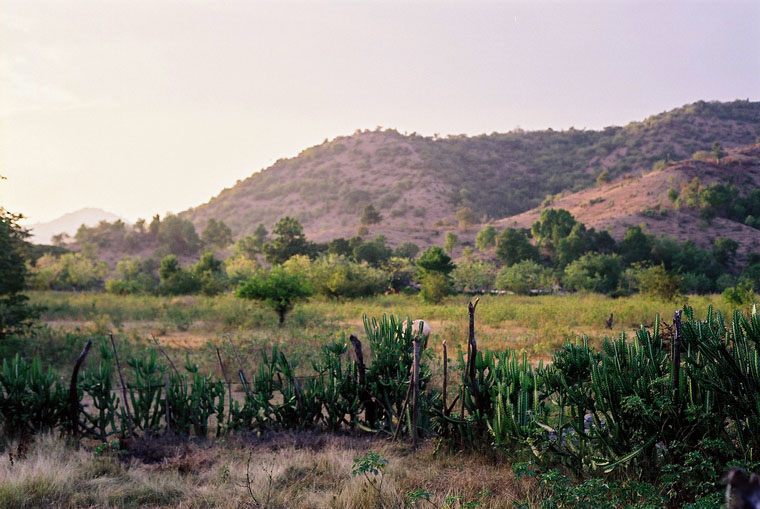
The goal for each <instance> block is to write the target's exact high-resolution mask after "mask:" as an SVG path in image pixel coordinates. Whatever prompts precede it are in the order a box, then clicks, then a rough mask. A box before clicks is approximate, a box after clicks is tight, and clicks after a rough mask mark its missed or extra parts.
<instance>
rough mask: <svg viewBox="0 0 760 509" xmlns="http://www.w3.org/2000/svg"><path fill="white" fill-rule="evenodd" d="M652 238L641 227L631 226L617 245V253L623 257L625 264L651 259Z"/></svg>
mask: <svg viewBox="0 0 760 509" xmlns="http://www.w3.org/2000/svg"><path fill="white" fill-rule="evenodd" d="M653 247H654V238H653V237H652V235H650V234H649V233H647V232H646V231H644V229H643V228H642V227H641V226H631V227H629V228H628V229H627V230H626V232H625V236H624V237H623V240H622V241H621V242H620V244H618V248H617V251H618V253H619V254H620V255H621V256H622V257H623V261H624V262H625V263H626V264H631V263H634V262H643V261H646V260H650V259H652V248H653Z"/></svg>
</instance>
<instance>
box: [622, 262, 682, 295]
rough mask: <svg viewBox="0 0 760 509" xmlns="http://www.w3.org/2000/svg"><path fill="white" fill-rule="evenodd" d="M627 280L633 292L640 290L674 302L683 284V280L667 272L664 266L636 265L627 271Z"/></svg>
mask: <svg viewBox="0 0 760 509" xmlns="http://www.w3.org/2000/svg"><path fill="white" fill-rule="evenodd" d="M626 279H628V281H629V284H630V286H632V288H631V289H632V290H634V289H635V290H639V291H640V292H642V293H645V294H649V295H654V296H656V297H659V298H660V299H663V300H674V299H675V298H676V296H678V292H679V290H680V288H681V284H682V278H681V277H680V276H679V275H677V274H673V273H672V272H668V271H667V270H665V266H664V265H654V266H651V267H645V266H642V265H639V264H634V266H633V267H631V268H630V269H628V270H626Z"/></svg>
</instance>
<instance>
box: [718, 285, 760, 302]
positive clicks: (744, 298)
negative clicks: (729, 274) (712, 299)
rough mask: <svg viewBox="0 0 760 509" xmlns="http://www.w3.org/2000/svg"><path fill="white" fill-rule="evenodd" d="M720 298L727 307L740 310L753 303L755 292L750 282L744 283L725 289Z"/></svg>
mask: <svg viewBox="0 0 760 509" xmlns="http://www.w3.org/2000/svg"><path fill="white" fill-rule="evenodd" d="M722 297H723V299H724V300H725V301H726V302H728V304H729V305H731V306H735V307H739V308H741V307H745V306H749V305H752V304H753V303H754V302H755V290H754V289H753V287H752V283H751V282H749V281H744V282H742V283H739V284H738V285H736V286H732V287H729V288H726V289H725V290H724V291H723V295H722Z"/></svg>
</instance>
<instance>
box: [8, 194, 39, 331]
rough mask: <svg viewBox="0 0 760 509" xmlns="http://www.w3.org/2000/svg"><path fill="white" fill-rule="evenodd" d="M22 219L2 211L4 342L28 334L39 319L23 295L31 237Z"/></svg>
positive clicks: (37, 313) (36, 312) (19, 216)
mask: <svg viewBox="0 0 760 509" xmlns="http://www.w3.org/2000/svg"><path fill="white" fill-rule="evenodd" d="M21 218H22V216H21V215H19V214H13V213H11V212H8V211H7V210H5V209H4V208H2V207H0V338H4V337H5V336H6V335H8V334H10V333H14V332H20V331H22V330H24V329H25V328H27V327H28V326H29V325H31V324H32V323H33V322H34V320H35V319H36V318H37V316H38V315H39V312H38V310H36V309H34V308H32V307H30V306H29V305H28V304H27V297H26V296H25V295H23V294H22V293H21V292H22V291H23V290H24V285H25V283H26V278H27V268H26V265H25V263H24V246H25V239H26V238H27V237H28V233H27V232H26V230H24V229H23V228H22V227H21V226H20V225H19V224H18V222H19V220H20V219H21Z"/></svg>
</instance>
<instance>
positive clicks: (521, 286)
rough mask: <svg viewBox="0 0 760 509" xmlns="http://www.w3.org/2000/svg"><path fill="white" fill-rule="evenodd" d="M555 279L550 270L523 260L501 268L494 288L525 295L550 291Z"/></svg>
mask: <svg viewBox="0 0 760 509" xmlns="http://www.w3.org/2000/svg"><path fill="white" fill-rule="evenodd" d="M555 283H556V277H555V276H554V273H553V272H552V270H551V269H549V268H547V267H543V266H542V265H539V264H538V263H536V262H535V261H534V260H523V261H521V262H518V263H516V264H514V265H512V266H509V267H504V268H502V269H501V270H500V271H499V273H498V274H497V276H496V281H495V284H496V288H498V289H499V290H508V291H510V292H515V293H518V294H523V295H527V294H529V293H531V292H532V291H534V290H535V291H541V290H543V291H551V288H552V286H553V285H554V284H555Z"/></svg>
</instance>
